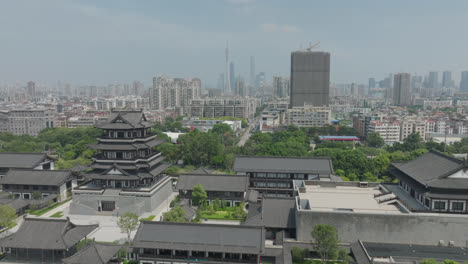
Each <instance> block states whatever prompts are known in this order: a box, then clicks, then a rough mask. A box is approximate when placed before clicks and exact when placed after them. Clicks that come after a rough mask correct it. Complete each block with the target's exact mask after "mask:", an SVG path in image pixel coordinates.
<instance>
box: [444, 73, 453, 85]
mask: <svg viewBox="0 0 468 264" xmlns="http://www.w3.org/2000/svg"><path fill="white" fill-rule="evenodd" d="M442 87H444V88H450V87H452V72H451V71H444V72H443V73H442Z"/></svg>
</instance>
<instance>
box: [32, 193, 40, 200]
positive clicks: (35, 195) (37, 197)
mask: <svg viewBox="0 0 468 264" xmlns="http://www.w3.org/2000/svg"><path fill="white" fill-rule="evenodd" d="M32 198H33V199H34V200H39V199H41V198H42V194H41V193H40V192H33V193H32Z"/></svg>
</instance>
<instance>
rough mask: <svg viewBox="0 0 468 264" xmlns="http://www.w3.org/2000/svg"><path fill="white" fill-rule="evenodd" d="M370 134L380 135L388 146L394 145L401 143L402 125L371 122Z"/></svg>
mask: <svg viewBox="0 0 468 264" xmlns="http://www.w3.org/2000/svg"><path fill="white" fill-rule="evenodd" d="M369 133H377V134H379V135H380V137H381V138H382V139H383V140H384V141H385V143H386V144H389V145H392V144H393V143H395V142H399V141H400V124H399V123H386V122H385V123H384V122H377V121H371V123H370V124H369Z"/></svg>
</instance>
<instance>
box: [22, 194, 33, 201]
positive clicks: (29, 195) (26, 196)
mask: <svg viewBox="0 0 468 264" xmlns="http://www.w3.org/2000/svg"><path fill="white" fill-rule="evenodd" d="M23 199H28V200H29V199H31V194H29V193H23Z"/></svg>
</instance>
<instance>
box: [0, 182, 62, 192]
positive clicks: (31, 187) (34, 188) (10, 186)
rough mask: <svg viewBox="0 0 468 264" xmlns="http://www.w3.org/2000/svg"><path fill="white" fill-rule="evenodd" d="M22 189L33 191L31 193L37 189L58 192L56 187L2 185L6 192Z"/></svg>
mask: <svg viewBox="0 0 468 264" xmlns="http://www.w3.org/2000/svg"><path fill="white" fill-rule="evenodd" d="M21 187H22V189H23V190H33V191H38V190H39V189H41V190H49V189H50V190H54V191H56V190H58V187H57V186H47V185H43V186H38V185H32V186H31V185H18V184H4V185H3V188H4V189H6V190H8V189H21Z"/></svg>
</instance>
